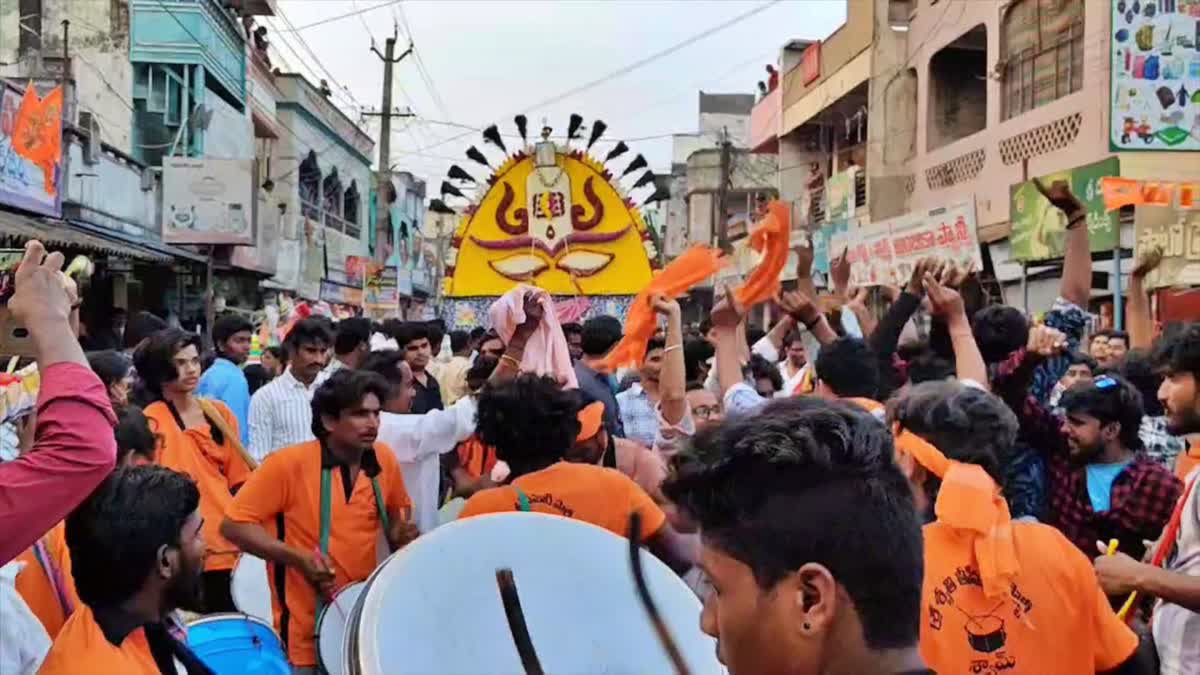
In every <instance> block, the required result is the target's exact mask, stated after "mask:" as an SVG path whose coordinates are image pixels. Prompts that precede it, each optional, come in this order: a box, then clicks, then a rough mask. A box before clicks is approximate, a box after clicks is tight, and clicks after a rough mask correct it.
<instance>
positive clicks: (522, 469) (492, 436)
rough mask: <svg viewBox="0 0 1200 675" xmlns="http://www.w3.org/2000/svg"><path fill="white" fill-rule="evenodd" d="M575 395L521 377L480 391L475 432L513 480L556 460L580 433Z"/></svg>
mask: <svg viewBox="0 0 1200 675" xmlns="http://www.w3.org/2000/svg"><path fill="white" fill-rule="evenodd" d="M579 407H580V406H579V397H578V395H577V393H576V392H575V391H574V390H565V389H563V388H562V387H560V386H559V385H558V382H556V381H555V380H554V378H552V377H548V376H545V375H534V374H532V373H523V374H521V375H518V376H517V377H516V378H515V379H513V380H509V381H506V382H503V383H499V384H488V385H486V386H484V388H483V389H482V390H481V391H480V392H479V411H478V414H477V418H476V432H477V433H478V434H479V438H480V439H481V440H482V441H483V442H484V444H486V445H490V446H492V447H494V448H496V456H497V457H498V458H499V459H501V460H503V461H504V462H507V463H508V465H509V467H511V469H512V477H514V478H516V477H518V476H521V475H523V474H526V473H531V472H533V471H538V470H540V469H544V468H546V467H547V466H550V465H551V464H553V463H555V462H557V461H559V460H561V459H562V458H563V455H564V454H566V452H567V450H569V449H570V448H571V446H572V445H574V443H575V438H576V436H578V435H579V419H578V417H577V413H578V411H579Z"/></svg>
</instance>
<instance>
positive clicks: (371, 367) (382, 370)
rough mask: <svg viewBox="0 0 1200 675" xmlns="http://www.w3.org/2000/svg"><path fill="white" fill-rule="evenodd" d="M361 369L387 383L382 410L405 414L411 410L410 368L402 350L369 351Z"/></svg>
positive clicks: (412, 393) (413, 394) (414, 392)
mask: <svg viewBox="0 0 1200 675" xmlns="http://www.w3.org/2000/svg"><path fill="white" fill-rule="evenodd" d="M361 368H362V370H364V371H368V372H372V373H375V374H377V375H379V376H380V377H382V378H383V379H384V381H386V382H387V383H388V396H387V398H386V399H385V400H384V401H383V410H384V412H390V413H396V414H398V415H405V414H408V413H409V412H411V411H412V402H413V397H414V396H416V390H415V389H414V388H413V374H412V369H411V368H409V367H408V363H407V362H406V361H405V360H404V352H401V351H399V350H396V349H383V350H380V351H377V352H371V353H370V354H368V355H367V358H366V359H364V360H363V363H362V366H361Z"/></svg>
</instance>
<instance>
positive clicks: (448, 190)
mask: <svg viewBox="0 0 1200 675" xmlns="http://www.w3.org/2000/svg"><path fill="white" fill-rule="evenodd" d="M441 194H442V196H445V195H448V194H450V195H454V196H455V197H466V195H464V194H463V193H462V190H459V189H458V188H456V187H454V184H453V183H451V182H450V181H446V180H444V181H442V190H441Z"/></svg>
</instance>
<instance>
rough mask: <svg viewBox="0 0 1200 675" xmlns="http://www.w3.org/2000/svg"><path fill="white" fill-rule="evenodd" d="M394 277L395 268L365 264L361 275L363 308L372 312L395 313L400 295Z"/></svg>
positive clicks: (398, 305) (371, 263)
mask: <svg viewBox="0 0 1200 675" xmlns="http://www.w3.org/2000/svg"><path fill="white" fill-rule="evenodd" d="M396 275H397V272H396V268H395V267H385V266H383V265H380V264H379V263H376V262H370V263H367V265H366V269H365V270H364V273H363V285H362V289H363V307H365V308H366V309H368V310H371V311H374V312H379V311H384V312H387V311H397V310H398V309H399V307H400V294H399V290H398V289H397V288H396V281H397V278H396Z"/></svg>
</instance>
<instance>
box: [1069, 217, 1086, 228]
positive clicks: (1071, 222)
mask: <svg viewBox="0 0 1200 675" xmlns="http://www.w3.org/2000/svg"><path fill="white" fill-rule="evenodd" d="M1086 222H1087V214H1086V213H1080V214H1078V215H1076V216H1075V217H1074V218H1071V219H1069V220H1067V229H1068V230H1073V229H1075V228H1077V227H1079V225H1080V224H1081V223H1086Z"/></svg>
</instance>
